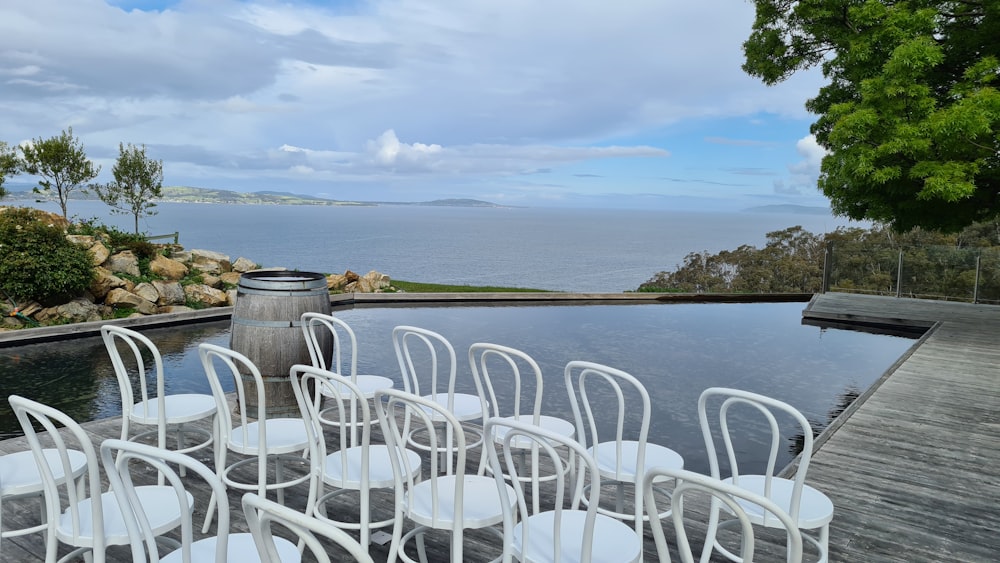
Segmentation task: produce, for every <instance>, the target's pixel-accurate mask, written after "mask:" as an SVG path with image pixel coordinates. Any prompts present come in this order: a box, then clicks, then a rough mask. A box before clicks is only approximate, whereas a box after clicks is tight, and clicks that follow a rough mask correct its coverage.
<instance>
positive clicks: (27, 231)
mask: <svg viewBox="0 0 1000 563" xmlns="http://www.w3.org/2000/svg"><path fill="white" fill-rule="evenodd" d="M93 279H94V265H93V262H92V259H91V256H90V253H89V252H87V250H86V249H85V248H83V247H81V246H78V245H76V244H73V243H72V242H70V241H68V240H66V236H65V234H64V233H63V231H62V229H61V228H59V227H56V226H53V225H51V224H49V223H48V215H47V214H45V213H43V212H40V211H38V210H36V209H31V208H27V207H19V208H12V209H8V210H7V211H6V212H4V213H0V289H2V290H3V292H4V293H5V294H6V296H7V297H9V298H11V299H14V300H16V301H18V302H23V301H31V300H34V301H38V302H40V303H42V304H43V305H52V304H55V303H58V302H60V301H66V300H69V299H72V298H74V297H77V296H79V295H80V294H82V293H83V292H84V291H85V290H86V289H87V288H88V287H90V283H91V282H92V281H93Z"/></svg>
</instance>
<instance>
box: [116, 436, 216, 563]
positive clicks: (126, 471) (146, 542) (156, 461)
mask: <svg viewBox="0 0 1000 563" xmlns="http://www.w3.org/2000/svg"><path fill="white" fill-rule="evenodd" d="M101 462H102V463H103V464H104V471H105V473H107V475H108V481H109V482H110V483H111V490H112V491H114V494H115V498H116V499H118V504H119V505H120V506H129V507H131V508H132V510H130V511H122V515H123V517H124V520H125V526H126V528H128V534H129V539H130V540H131V542H130V545H131V548H132V559H133V561H146V560H147V559H146V556H147V555H146V553H145V552H144V549H145V551H148V561H149V562H150V563H157V562H158V561H159V560H160V553H159V550H158V548H157V546H156V537H155V534H154V533H153V530H152V528H151V526H150V524H149V517H148V516H147V514H146V512H145V510H144V509H143V506H142V503H140V502H139V496H138V495H137V494H136V490H135V488H136V483H135V482H134V480H133V478H132V475H133V473H135V474H141V473H142V472H143V470H144V468H143V467H142V465H145V466H146V467H148V468H150V469H152V470H154V471H157V472H159V473H160V474H161V475H165V476H166V483H167V484H168V485H169V486H170V487H173V489H174V492H175V494H176V495H177V502H178V506H184V507H187V510H182V511H181V534H180V535H181V546H180V548H179V549H180V550H181V554H182V555H181V556H182V560H183V561H184V562H185V563H188V562H190V561H191V560H192V555H191V544H192V543H193V540H194V530H195V528H194V522H193V517H192V515H193V511H194V499H193V497H192V496H191V494H190V493H189V492H188V491H187V489H186V488H185V486H184V482H183V481H182V480H181V476H180V475H179V474H178V473H177V471H175V470H174V466H179V467H183V468H185V469H186V470H187V475H188V477H187V479H190V475H191V474H192V473H193V474H196V475H198V477H200V478H201V479H203V480H204V481H205V482H206V483H207V484H208V486H209V488H210V489H211V491H212V492H213V493H215V498H216V499H217V500H218V504H217V505H216V506H217V508H218V517H219V520H218V529H217V534H218V535H217V538H218V541H217V542H216V546H215V562H216V563H225V561H226V559H227V546H228V537H229V499H228V497H227V496H226V488H225V486H224V485H223V484H222V482H221V481H220V480H219V478H218V477H217V476H216V475H215V472H213V471H212V470H211V469H209V468H208V467H207V466H205V464H203V463H201V462H200V461H198V460H196V459H194V458H193V457H190V456H188V455H185V454H181V453H177V452H173V451H169V450H164V449H162V448H156V447H153V446H149V445H146V444H140V443H136V442H128V441H123V440H117V439H108V440H105V441H104V442H102V443H101ZM139 484H140V485H142V483H139Z"/></svg>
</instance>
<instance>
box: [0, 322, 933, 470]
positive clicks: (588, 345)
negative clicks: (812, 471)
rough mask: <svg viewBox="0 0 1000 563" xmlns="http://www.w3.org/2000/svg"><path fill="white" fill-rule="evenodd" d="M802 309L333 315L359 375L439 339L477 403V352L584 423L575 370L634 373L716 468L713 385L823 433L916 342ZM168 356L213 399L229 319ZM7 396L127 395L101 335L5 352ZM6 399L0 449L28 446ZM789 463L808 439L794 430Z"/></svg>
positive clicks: (65, 406)
mask: <svg viewBox="0 0 1000 563" xmlns="http://www.w3.org/2000/svg"><path fill="white" fill-rule="evenodd" d="M802 308H803V304H802V303H747V304H743V303H741V304H721V303H720V304H674V303H671V304H630V305H546V306H525V305H518V306H447V307H443V306H442V307H413V306H406V307H364V308H360V307H357V308H353V309H347V310H341V311H335V312H334V314H335V315H337V316H338V317H340V318H342V319H344V320H345V321H346V322H347V323H348V324H350V325H351V327H352V328H353V329H354V331H355V333H356V334H357V337H358V342H359V351H360V355H359V373H371V374H380V375H385V376H387V377H391V378H393V379H394V380H395V381H396V382H397V387H399V388H402V383H401V381H402V380H401V378H400V375H399V367H398V364H397V362H396V357H395V353H394V351H393V347H392V337H391V334H392V328H393V327H394V326H397V325H403V324H407V325H414V326H419V327H422V328H427V329H430V330H433V331H436V332H439V333H441V334H442V335H444V336H445V337H447V338H448V339H449V340H450V341H451V343H452V344H453V345H454V347H455V350H456V353H457V355H458V361H459V379H460V383H459V385H458V390H460V391H464V392H469V393H475V386H474V384H473V382H472V377H471V374H470V371H469V367H468V356H467V353H468V348H469V345H470V344H472V343H473V342H493V343H497V344H503V345H506V346H511V347H514V348H518V349H521V350H523V351H525V352H527V353H528V354H530V355H531V356H532V357H533V358H534V359H535V360H536V361H537V362H538V363H539V365H540V366H541V368H542V371H543V374H544V382H545V384H544V396H545V406H544V412H545V413H546V414H552V415H556V416H564V417H566V418H568V419H569V418H572V415H571V411H570V407H569V398H568V394H567V391H566V387H565V384H564V377H563V369H564V367H565V365H566V363H567V362H569V361H571V360H587V361H592V362H597V363H601V364H606V365H609V366H612V367H616V368H618V369H621V370H624V371H626V372H629V373H631V374H632V375H634V376H635V377H637V378H638V379H639V380H640V381H642V383H643V384H644V385H645V387H646V388H647V390H648V391H649V394H650V396H651V399H652V403H653V416H652V424H651V427H650V440H651V441H653V442H656V443H660V444H663V445H666V446H669V447H671V448H673V449H675V450H677V451H678V452H680V453H681V454H682V455H683V456H684V457H685V460H686V464H687V467H688V468H689V469H692V470H695V471H702V472H706V471H707V467H708V466H707V456H706V453H705V446H704V442H703V439H702V437H701V433H700V429H699V426H698V415H697V401H698V396H699V394H700V393H701V391H702V390H704V389H705V388H707V387H713V386H722V387H734V388H739V389H745V390H748V391H753V392H756V393H762V394H765V395H768V396H771V397H774V398H777V399H780V400H782V401H786V402H788V403H790V404H792V405H793V406H795V407H796V408H798V409H799V410H800V411H802V413H803V414H804V415H805V416H806V418H808V419H809V420H810V422H811V423H812V424H813V426H814V428H815V429H816V430H820V429H822V428H823V427H825V426H826V425H827V424H829V422H830V421H831V420H832V418H833V417H834V416H836V414H837V413H839V412H840V411H841V410H842V409H843V408H844V407H845V406H846V405H847V404H849V403H850V401H851V400H853V398H854V397H856V396H857V395H858V394H859V393H861V392H863V391H864V390H865V389H867V388H868V387H869V386H870V385H871V384H872V383H873V382H875V381H876V380H877V379H878V378H879V377H880V376H881V375H882V374H883V373H884V372H885V370H886V369H887V368H889V366H891V365H892V363H893V362H894V361H895V360H896V359H897V358H899V357H900V356H901V355H902V354H903V353H904V352H905V351H906V350H907V349H908V348H909V347H910V346H911V345H912V344H913V342H914V341H913V340H912V339H909V338H904V337H899V336H889V335H878V334H870V333H864V332H855V331H846V330H836V329H821V328H817V327H814V326H807V325H803V324H802V323H801V313H802ZM143 332H144V334H146V335H147V336H148V337H149V338H150V339H152V340H153V342H155V343H156V344H157V346H158V347H159V349H160V351H161V353H162V355H163V359H164V367H165V370H166V373H167V376H168V378H169V379H168V382H167V388H168V391H169V392H171V393H179V392H202V393H209V392H210V390H209V387H208V383H207V381H206V379H205V376H204V373H203V371H202V368H201V365H200V363H199V360H198V354H197V346H198V344H200V343H202V342H211V343H214V344H219V345H223V346H228V344H229V336H230V326H229V321H222V322H208V323H203V324H197V325H187V326H180V327H173V328H163V329H151V330H146V331H143ZM0 386H2V387H3V389H4V391H5V392H6V394H8V395H9V394H14V393H16V394H19V395H24V396H27V397H29V398H32V399H35V400H38V401H41V402H43V403H46V404H49V405H51V406H53V407H55V408H58V409H61V410H63V411H65V412H67V413H68V414H70V415H71V416H73V417H74V418H75V419H76V420H78V421H81V422H82V421H89V420H95V419H100V418H105V417H110V416H116V415H119V414H121V401H120V396H119V391H118V384H117V381H116V379H115V376H114V372H113V370H112V368H111V363H110V361H109V359H108V357H107V352H106V350H105V349H104V346H103V343H102V342H101V340H100V339H99V338H87V339H80V340H71V341H66V342H63V343H47V344H38V345H28V346H21V347H17V348H9V349H5V350H4V351H3V353H2V355H0ZM20 434H21V432H20V429H19V428H18V427H17V422H16V420H15V419H14V417H13V415H12V413H11V412H10V409H9V406H8V405H7V404H6V402H4V403H3V404H2V405H0V438H9V437H12V436H17V435H20ZM787 434H788V435H787V442H788V444H789V447H788V448H787V450H788V451H787V452H786V456H785V458H784V459H782V460H779V466H780V465H783V464H784V463H786V462H787V461H789V460H790V459H791V458H792V457H793V455H794V452H795V443H796V442H797V439H796V436H795V431H794V430H792V429H788V432H787Z"/></svg>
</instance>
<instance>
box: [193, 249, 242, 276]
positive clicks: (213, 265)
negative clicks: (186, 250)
mask: <svg viewBox="0 0 1000 563" xmlns="http://www.w3.org/2000/svg"><path fill="white" fill-rule="evenodd" d="M191 266H192V267H194V268H197V269H198V270H200V271H202V272H204V273H206V274H212V275H216V276H217V275H219V274H222V273H223V272H231V271H233V266H232V264H231V263H230V262H229V256H227V255H225V254H223V253H221V252H213V251H211V250H192V251H191Z"/></svg>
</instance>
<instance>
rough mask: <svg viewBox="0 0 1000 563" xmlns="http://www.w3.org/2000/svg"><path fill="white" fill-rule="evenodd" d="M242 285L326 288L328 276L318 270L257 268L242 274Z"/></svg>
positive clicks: (299, 288)
mask: <svg viewBox="0 0 1000 563" xmlns="http://www.w3.org/2000/svg"><path fill="white" fill-rule="evenodd" d="M239 286H240V287H246V288H252V289H272V290H277V289H280V290H291V291H294V290H302V289H316V288H319V287H322V288H326V276H325V275H323V274H320V273H317V272H297V271H293V270H255V271H252V272H246V273H244V274H241V275H240V283H239Z"/></svg>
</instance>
